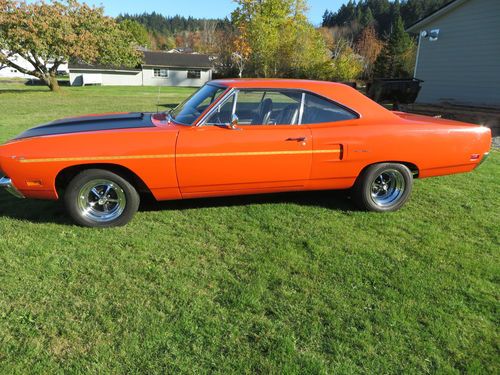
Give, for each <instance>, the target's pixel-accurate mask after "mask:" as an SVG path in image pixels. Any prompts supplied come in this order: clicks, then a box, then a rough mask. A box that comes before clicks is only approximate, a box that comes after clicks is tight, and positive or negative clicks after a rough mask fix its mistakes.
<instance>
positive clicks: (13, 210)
mask: <svg viewBox="0 0 500 375" xmlns="http://www.w3.org/2000/svg"><path fill="white" fill-rule="evenodd" d="M280 203H290V204H297V205H302V206H317V207H324V208H329V209H332V210H337V211H357V208H356V206H355V205H354V204H353V203H352V202H351V200H349V199H348V194H347V191H314V192H310V191H309V192H292V193H274V194H261V195H245V196H232V197H220V198H199V199H187V200H177V201H165V202H157V201H155V200H154V198H152V197H144V199H142V202H141V207H140V211H143V212H144V211H145V212H155V211H170V210H192V209H197V208H209V207H235V206H245V205H249V204H252V205H255V204H280ZM0 218H10V219H14V220H26V221H30V222H32V223H53V224H60V225H73V222H72V220H71V218H69V216H68V215H67V214H66V212H65V210H64V206H63V204H62V203H61V202H54V201H38V200H30V199H17V198H14V197H12V196H10V195H9V194H8V193H6V192H3V191H0Z"/></svg>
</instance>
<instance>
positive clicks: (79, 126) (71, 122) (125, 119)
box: [14, 113, 154, 140]
mask: <svg viewBox="0 0 500 375" xmlns="http://www.w3.org/2000/svg"><path fill="white" fill-rule="evenodd" d="M149 127H154V125H153V123H152V122H151V115H150V114H147V113H117V114H116V113H115V114H103V115H89V116H83V117H72V118H66V119H62V120H56V121H53V122H49V123H48V124H44V125H40V126H37V127H35V128H32V129H29V130H26V131H25V132H23V133H21V134H19V135H18V136H17V137H15V138H14V140H20V139H26V138H33V137H41V136H47V135H60V134H70V133H84V132H95V131H103V130H115V129H134V128H149Z"/></svg>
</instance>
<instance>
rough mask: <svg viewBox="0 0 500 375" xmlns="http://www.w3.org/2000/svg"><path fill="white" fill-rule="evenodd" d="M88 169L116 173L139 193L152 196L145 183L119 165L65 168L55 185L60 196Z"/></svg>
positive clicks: (82, 165) (90, 165)
mask: <svg viewBox="0 0 500 375" xmlns="http://www.w3.org/2000/svg"><path fill="white" fill-rule="evenodd" d="M87 169H104V170H107V171H110V172H113V173H116V174H117V175H118V176H120V177H122V178H124V179H125V180H127V181H128V182H130V183H131V184H132V186H133V187H134V188H135V189H136V190H137V192H138V193H140V194H148V195H151V191H150V190H149V188H148V187H147V185H146V184H145V183H144V181H143V180H142V179H141V178H140V177H139V176H137V175H136V174H135V173H134V172H132V171H131V170H130V169H128V168H125V167H123V166H121V165H117V164H81V165H74V166H71V167H68V168H65V169H63V170H62V171H60V172H59V173H58V175H57V177H56V182H55V184H56V190H57V193H58V194H59V196H61V193H62V192H63V191H64V189H65V188H66V186H68V184H69V182H70V181H71V180H72V179H73V178H74V177H75V176H76V175H77V174H78V173H80V172H82V171H84V170H87Z"/></svg>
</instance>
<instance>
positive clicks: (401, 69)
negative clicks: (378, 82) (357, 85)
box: [374, 16, 415, 78]
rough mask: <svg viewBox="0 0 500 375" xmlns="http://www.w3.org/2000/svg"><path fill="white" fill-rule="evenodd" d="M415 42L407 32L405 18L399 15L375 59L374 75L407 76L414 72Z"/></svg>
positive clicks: (380, 76)
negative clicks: (404, 23)
mask: <svg viewBox="0 0 500 375" xmlns="http://www.w3.org/2000/svg"><path fill="white" fill-rule="evenodd" d="M414 51H415V43H414V42H413V40H412V39H411V38H410V36H409V35H408V34H407V33H406V32H405V30H404V26H403V20H402V19H401V17H400V16H398V17H397V18H396V20H395V22H394V24H393V26H392V33H391V35H390V36H389V40H388V41H387V43H386V45H385V46H384V48H383V49H382V52H381V53H380V55H379V56H378V58H377V60H376V61H375V68H374V76H375V77H378V78H406V77H411V76H412V74H413V72H412V71H411V69H412V66H411V65H412V63H411V60H412V59H413V56H414Z"/></svg>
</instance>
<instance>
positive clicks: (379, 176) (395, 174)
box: [353, 163, 413, 212]
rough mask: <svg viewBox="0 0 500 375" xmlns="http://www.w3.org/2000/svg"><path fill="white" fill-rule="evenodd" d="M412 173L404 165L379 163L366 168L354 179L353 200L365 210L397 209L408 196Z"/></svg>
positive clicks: (411, 187)
mask: <svg viewBox="0 0 500 375" xmlns="http://www.w3.org/2000/svg"><path fill="white" fill-rule="evenodd" d="M412 189H413V175H412V173H411V171H410V170H409V169H408V167H407V166H406V165H403V164H398V163H380V164H374V165H371V166H369V167H368V168H366V169H365V170H364V171H363V172H362V173H361V175H360V176H359V177H358V179H357V180H356V184H355V185H354V188H353V200H354V202H355V203H356V205H357V206H358V207H359V208H361V209H363V210H366V211H375V212H391V211H397V210H399V209H400V208H401V207H402V206H403V205H404V204H405V203H406V201H407V200H408V199H409V198H410V195H411V191H412Z"/></svg>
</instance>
